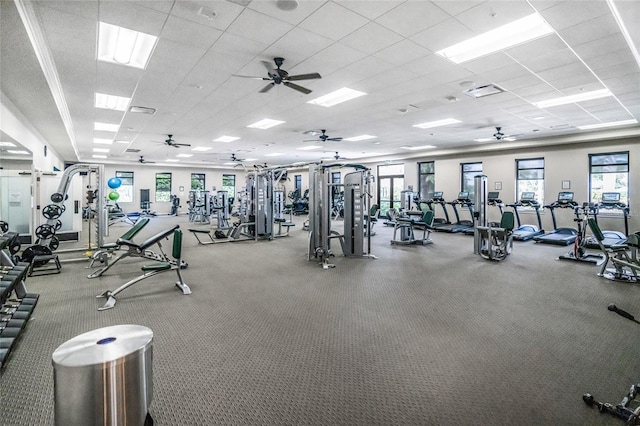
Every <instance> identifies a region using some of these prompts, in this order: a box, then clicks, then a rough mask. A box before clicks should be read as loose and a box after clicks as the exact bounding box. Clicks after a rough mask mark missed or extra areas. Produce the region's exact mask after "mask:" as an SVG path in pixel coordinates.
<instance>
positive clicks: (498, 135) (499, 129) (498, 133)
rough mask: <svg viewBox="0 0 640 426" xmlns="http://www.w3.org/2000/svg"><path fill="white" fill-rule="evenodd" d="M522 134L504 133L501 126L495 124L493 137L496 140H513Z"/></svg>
mask: <svg viewBox="0 0 640 426" xmlns="http://www.w3.org/2000/svg"><path fill="white" fill-rule="evenodd" d="M520 136H522V135H521V134H520V135H505V134H504V133H502V127H499V126H496V132H495V133H494V134H493V137H494V138H495V139H496V140H497V141H502V140H505V141H514V140H516V138H517V137H520Z"/></svg>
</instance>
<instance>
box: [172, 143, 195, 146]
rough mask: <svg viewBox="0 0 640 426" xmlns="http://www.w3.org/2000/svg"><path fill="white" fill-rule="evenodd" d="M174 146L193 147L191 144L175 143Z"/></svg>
mask: <svg viewBox="0 0 640 426" xmlns="http://www.w3.org/2000/svg"><path fill="white" fill-rule="evenodd" d="M173 145H174V146H191V144H190V143H174V144H173Z"/></svg>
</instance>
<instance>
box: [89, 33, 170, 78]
mask: <svg viewBox="0 0 640 426" xmlns="http://www.w3.org/2000/svg"><path fill="white" fill-rule="evenodd" d="M157 40H158V37H156V36H152V35H150V34H145V33H141V32H139V31H134V30H130V29H128V28H124V27H119V26H117V25H111V24H107V23H106V22H100V23H99V26H98V60H99V61H104V62H111V63H114V64H119V65H126V66H129V67H133V68H140V69H145V68H146V67H147V63H148V62H149V58H150V57H151V53H152V52H153V48H154V47H155V45H156V42H157Z"/></svg>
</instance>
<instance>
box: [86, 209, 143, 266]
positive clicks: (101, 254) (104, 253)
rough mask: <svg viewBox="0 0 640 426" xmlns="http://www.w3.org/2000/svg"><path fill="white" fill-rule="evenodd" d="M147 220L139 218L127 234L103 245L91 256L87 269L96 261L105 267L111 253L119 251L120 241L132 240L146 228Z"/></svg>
mask: <svg viewBox="0 0 640 426" xmlns="http://www.w3.org/2000/svg"><path fill="white" fill-rule="evenodd" d="M149 220H151V219H149V218H148V217H143V218H140V220H138V221H136V223H135V225H133V227H131V228H130V229H129V230H128V231H127V232H125V233H124V234H122V235H121V236H120V238H118V239H117V240H116V242H115V243H106V244H103V245H102V246H101V247H100V249H99V250H98V251H96V252H95V253H93V254H92V255H91V263H90V264H89V268H92V267H93V264H94V263H95V261H96V260H98V261H100V262H101V263H104V264H105V265H108V264H109V258H110V257H111V256H112V255H113V252H115V251H116V250H119V249H120V246H121V244H120V241H121V240H125V241H129V240H131V239H133V237H135V236H136V234H137V233H138V232H140V231H141V230H142V228H144V227H145V226H147V224H148V223H149Z"/></svg>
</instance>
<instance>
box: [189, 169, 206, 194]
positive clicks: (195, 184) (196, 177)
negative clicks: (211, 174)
mask: <svg viewBox="0 0 640 426" xmlns="http://www.w3.org/2000/svg"><path fill="white" fill-rule="evenodd" d="M205 188H206V185H205V174H204V173H191V190H192V191H204V190H205Z"/></svg>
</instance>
